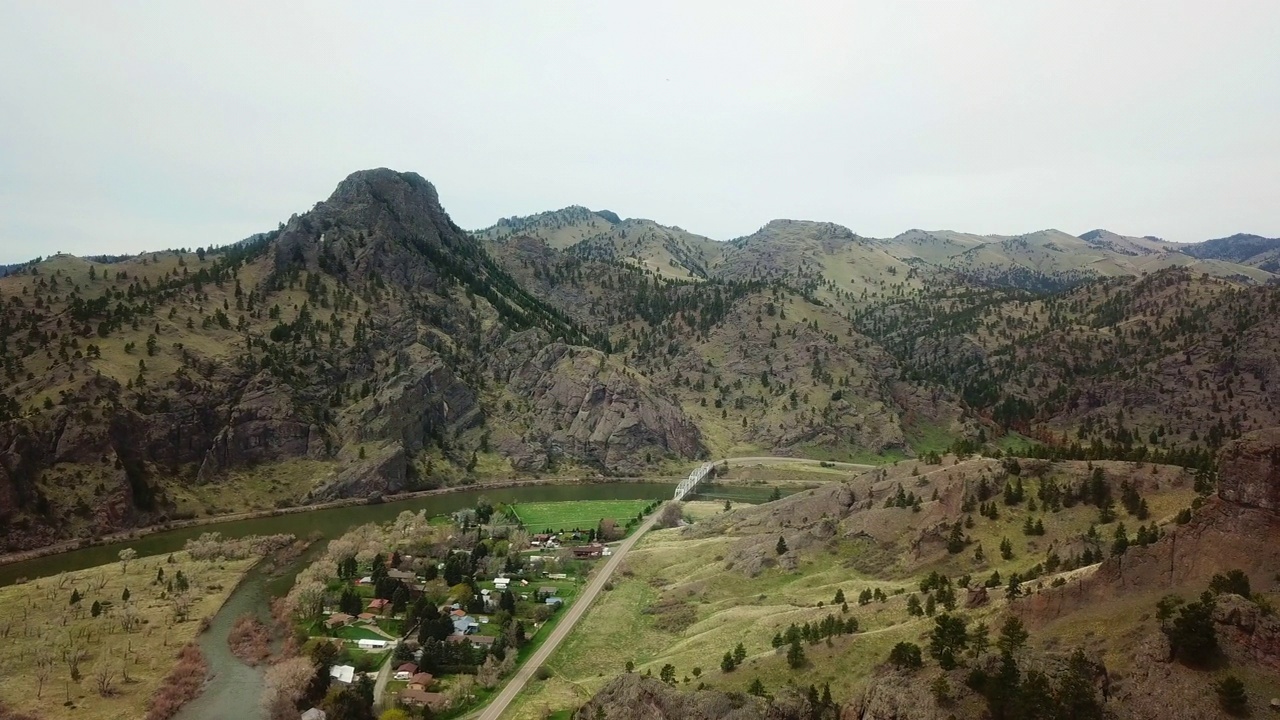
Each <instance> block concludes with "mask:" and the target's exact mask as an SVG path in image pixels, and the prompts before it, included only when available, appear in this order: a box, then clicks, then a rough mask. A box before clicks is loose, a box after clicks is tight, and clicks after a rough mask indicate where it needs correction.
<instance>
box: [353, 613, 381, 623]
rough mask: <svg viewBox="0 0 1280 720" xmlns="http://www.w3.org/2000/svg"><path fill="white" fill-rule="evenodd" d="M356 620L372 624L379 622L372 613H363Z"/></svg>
mask: <svg viewBox="0 0 1280 720" xmlns="http://www.w3.org/2000/svg"><path fill="white" fill-rule="evenodd" d="M356 619H358V620H359V621H360V622H367V623H371V622H374V621H375V620H377V619H378V616H377V615H375V614H373V613H371V612H362V613H360V614H359V615H357V616H356Z"/></svg>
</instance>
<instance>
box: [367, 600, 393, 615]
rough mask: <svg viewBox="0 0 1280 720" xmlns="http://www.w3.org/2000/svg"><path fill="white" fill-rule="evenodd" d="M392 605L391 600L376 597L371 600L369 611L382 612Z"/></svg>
mask: <svg viewBox="0 0 1280 720" xmlns="http://www.w3.org/2000/svg"><path fill="white" fill-rule="evenodd" d="M389 607H391V601H390V600H387V599H385V598H374V599H372V600H370V601H369V612H371V613H380V612H383V611H385V610H386V609H387V608H389Z"/></svg>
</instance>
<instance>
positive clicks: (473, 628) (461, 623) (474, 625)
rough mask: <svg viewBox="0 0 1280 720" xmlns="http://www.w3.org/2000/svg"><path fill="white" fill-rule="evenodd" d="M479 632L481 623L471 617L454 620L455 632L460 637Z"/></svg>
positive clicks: (466, 616)
mask: <svg viewBox="0 0 1280 720" xmlns="http://www.w3.org/2000/svg"><path fill="white" fill-rule="evenodd" d="M479 630H480V623H478V622H476V620H475V618H473V617H471V616H470V615H463V616H462V617H455V618H454V619H453V631H454V632H456V633H458V634H459V635H470V634H471V633H473V632H478V631H479Z"/></svg>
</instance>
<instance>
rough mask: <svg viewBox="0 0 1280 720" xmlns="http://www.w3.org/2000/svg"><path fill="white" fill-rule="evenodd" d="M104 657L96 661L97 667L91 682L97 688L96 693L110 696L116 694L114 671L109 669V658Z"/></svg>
mask: <svg viewBox="0 0 1280 720" xmlns="http://www.w3.org/2000/svg"><path fill="white" fill-rule="evenodd" d="M105 655H106V653H104V657H103V658H102V659H101V660H99V661H98V669H97V671H96V672H94V674H93V684H94V685H95V686H96V687H97V688H98V694H99V695H101V696H102V697H111V696H112V695H115V694H116V673H115V671H114V670H112V669H111V660H110V659H109V658H107V657H105Z"/></svg>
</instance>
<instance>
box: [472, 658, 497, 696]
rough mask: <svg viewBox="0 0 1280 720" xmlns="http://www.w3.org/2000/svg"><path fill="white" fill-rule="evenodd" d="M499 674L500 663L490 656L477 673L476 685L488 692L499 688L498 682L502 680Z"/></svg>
mask: <svg viewBox="0 0 1280 720" xmlns="http://www.w3.org/2000/svg"><path fill="white" fill-rule="evenodd" d="M498 673H499V670H498V661H497V660H495V659H494V657H493V656H492V655H490V656H488V657H486V658H485V659H484V664H483V665H481V666H480V669H479V670H477V671H476V683H477V684H478V685H479V686H480V687H482V688H484V689H486V690H490V689H492V688H494V687H497V685H498V681H499V680H501V679H502V678H501V677H499V675H498Z"/></svg>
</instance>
